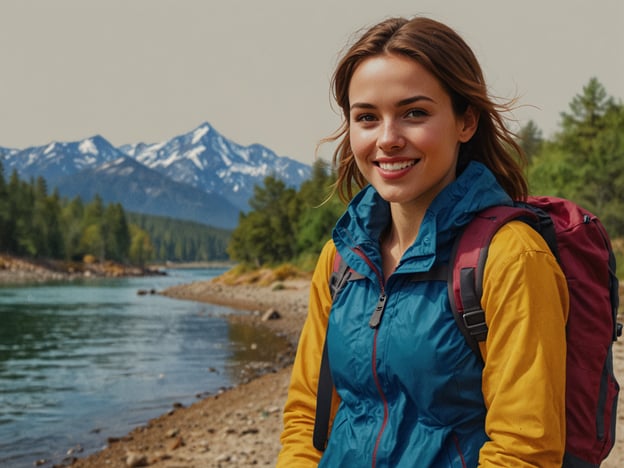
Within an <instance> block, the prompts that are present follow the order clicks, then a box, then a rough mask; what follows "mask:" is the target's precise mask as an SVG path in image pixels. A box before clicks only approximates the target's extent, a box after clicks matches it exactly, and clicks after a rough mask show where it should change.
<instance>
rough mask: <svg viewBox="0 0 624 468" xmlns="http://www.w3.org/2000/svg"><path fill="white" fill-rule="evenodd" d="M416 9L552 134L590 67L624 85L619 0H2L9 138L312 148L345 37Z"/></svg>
mask: <svg viewBox="0 0 624 468" xmlns="http://www.w3.org/2000/svg"><path fill="white" fill-rule="evenodd" d="M416 14H422V15H426V16H429V17H432V18H435V19H438V20H441V21H443V22H446V23H447V24H449V25H450V26H451V27H453V28H455V29H456V30H457V31H458V32H459V33H460V34H461V35H462V36H463V37H464V39H466V41H467V42H468V43H469V44H470V45H471V47H472V48H473V50H474V51H475V53H476V54H477V57H478V58H479V60H480V61H481V65H482V67H483V68H484V71H485V75H486V80H487V81H488V84H489V86H490V89H491V92H492V93H493V94H496V95H499V96H502V97H505V98H510V97H513V96H514V95H518V96H519V97H520V98H521V100H520V102H521V103H522V104H524V105H525V106H532V107H525V108H524V109H522V110H520V111H518V112H516V117H517V118H518V119H520V120H521V122H522V123H526V121H527V120H528V119H533V120H534V121H535V122H536V123H537V124H538V126H539V127H540V128H541V129H542V130H543V131H544V134H545V136H549V135H550V134H551V133H552V132H553V131H555V130H556V129H557V128H558V124H559V113H560V112H562V111H566V110H567V109H568V104H569V102H570V101H571V99H572V98H573V97H574V95H576V94H578V93H580V92H581V90H582V87H583V86H584V85H585V84H587V82H588V81H589V79H590V78H591V77H593V76H595V77H597V78H598V79H599V80H600V82H601V83H602V84H603V85H604V86H605V88H606V89H607V92H608V93H609V94H610V95H611V96H614V97H616V98H618V99H622V98H624V1H622V0H596V1H593V2H588V1H586V0H548V1H547V0H523V1H513V2H512V1H505V0H471V1H466V0H446V1H443V0H409V1H407V0H391V1H387V2H381V1H379V0H331V1H330V0H307V1H305V2H302V1H297V0H247V1H242V0H38V1H35V0H2V1H1V2H0V146H3V147H8V148H26V147H28V146H39V145H44V144H47V143H49V142H51V141H75V140H80V139H83V138H86V137H89V136H92V135H95V134H100V135H102V136H103V137H104V138H106V139H108V140H109V141H110V142H111V143H112V144H114V145H116V146H119V145H122V144H126V143H139V142H144V143H156V142H161V141H165V140H167V139H169V138H172V137H174V136H176V135H179V134H181V133H186V132H188V131H191V130H192V129H194V128H195V127H197V126H198V125H200V124H201V123H203V122H209V123H210V124H212V125H213V126H214V127H215V128H216V129H217V130H218V131H219V132H220V133H222V134H223V135H224V136H226V137H228V138H230V139H232V140H234V141H235V142H237V143H240V144H243V145H249V144H252V143H261V144H263V145H265V146H268V147H269V148H271V149H272V150H274V151H275V152H276V153H277V154H279V155H280V156H290V157H293V158H295V159H298V160H300V161H303V162H306V163H312V161H313V155H314V148H315V145H316V142H317V141H318V140H319V139H321V138H323V137H324V136H327V134H329V133H331V132H332V131H333V130H334V129H335V127H336V126H337V125H338V123H339V120H338V117H337V114H336V112H335V110H333V108H332V107H331V105H330V94H329V79H330V76H331V73H332V72H333V67H334V65H335V63H336V60H337V57H338V54H339V52H340V50H341V49H342V48H343V47H344V46H345V44H346V43H347V42H348V41H349V39H350V38H351V37H352V34H353V33H354V32H355V31H356V30H358V29H360V28H361V27H363V26H367V25H370V24H373V23H375V22H377V21H379V20H381V19H383V18H385V17H388V16H395V15H403V16H413V15H416ZM325 153H329V150H326V151H325V152H322V153H321V154H322V155H323V156H328V154H325Z"/></svg>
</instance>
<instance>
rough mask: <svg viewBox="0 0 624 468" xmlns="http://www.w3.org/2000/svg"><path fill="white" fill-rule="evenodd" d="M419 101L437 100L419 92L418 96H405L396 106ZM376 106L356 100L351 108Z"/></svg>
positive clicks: (373, 107)
mask: <svg viewBox="0 0 624 468" xmlns="http://www.w3.org/2000/svg"><path fill="white" fill-rule="evenodd" d="M419 101H428V102H435V101H434V100H433V99H431V98H430V97H429V96H424V95H421V94H419V95H416V96H412V97H408V98H405V99H401V100H400V101H399V102H397V103H396V106H397V107H403V106H408V105H410V104H414V103H415V102H419ZM375 108H376V106H375V105H373V104H369V103H367V102H354V103H353V104H351V106H350V107H349V109H351V110H353V109H375Z"/></svg>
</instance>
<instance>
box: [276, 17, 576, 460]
mask: <svg viewBox="0 0 624 468" xmlns="http://www.w3.org/2000/svg"><path fill="white" fill-rule="evenodd" d="M333 88H334V93H335V98H336V101H337V102H338V104H339V105H340V107H341V109H342V111H343V113H344V124H343V126H342V127H341V129H340V131H339V132H338V134H337V135H336V136H335V138H334V139H335V140H339V142H338V143H339V145H338V147H337V150H336V153H335V155H334V164H335V165H336V166H337V168H338V186H339V191H340V194H341V195H342V196H343V197H346V198H352V199H351V201H350V204H349V206H348V208H347V211H346V212H345V214H344V215H343V216H342V218H341V219H340V220H339V221H338V223H337V225H336V227H335V229H334V233H333V240H332V241H330V242H328V243H327V245H326V246H325V248H324V249H323V251H322V253H321V255H320V258H319V260H318V264H317V267H316V270H315V272H314V275H313V279H312V288H311V294H310V307H309V313H308V317H307V320H306V323H305V326H304V328H303V331H302V334H301V339H300V342H299V348H298V352H297V357H296V360H295V364H294V369H293V374H292V380H291V385H290V389H289V395H288V400H287V403H286V407H285V414H284V431H283V433H282V438H281V440H282V445H283V448H282V451H281V453H280V456H279V461H278V466H279V467H289V468H290V467H305V466H317V464H318V466H323V467H366V466H372V467H475V466H483V467H489V466H492V467H493V466H496V467H511V466H513V467H529V466H531V467H535V466H540V467H551V466H552V467H554V466H561V462H562V456H563V452H564V445H565V357H566V339H565V323H566V319H567V309H568V295H567V287H566V281H565V278H564V276H563V274H562V272H561V270H560V268H559V266H558V265H557V261H556V260H555V258H554V257H553V256H552V255H551V253H550V251H549V249H548V247H547V245H546V244H545V242H544V241H543V240H542V238H541V237H540V236H539V235H538V234H537V233H536V232H534V231H533V230H532V229H531V228H530V227H529V226H527V225H526V224H524V223H522V222H518V221H515V222H510V223H508V224H507V225H505V226H504V227H502V228H501V229H500V230H499V232H498V233H497V234H496V236H495V238H494V239H493V241H492V244H491V247H490V251H489V255H488V261H487V264H486V270H485V279H484V291H483V297H482V305H483V307H484V310H485V313H486V321H487V324H488V330H489V331H488V335H487V340H486V341H485V342H483V343H482V344H481V354H482V357H483V361H484V363H485V364H483V363H482V362H481V361H480V359H479V358H478V357H477V356H476V355H475V354H474V353H473V352H472V351H471V350H470V348H469V346H468V345H467V344H466V341H465V339H464V338H463V336H462V334H461V332H460V330H459V328H458V326H457V325H456V323H455V321H454V319H453V315H452V313H451V310H450V305H449V300H448V296H447V285H446V283H445V282H439V281H413V280H412V278H413V277H414V275H415V274H417V273H420V272H427V271H430V270H432V269H433V268H436V267H438V266H439V265H443V264H445V263H447V262H448V260H449V256H450V249H451V247H452V245H453V241H454V239H455V238H456V236H457V235H458V234H459V233H460V232H461V231H462V227H463V226H465V225H466V224H467V223H468V222H469V221H470V220H471V219H472V218H473V217H474V216H475V214H476V213H477V212H479V211H480V210H482V209H484V208H486V207H488V206H491V205H501V204H510V203H511V202H512V200H513V199H523V198H524V197H526V194H527V185H526V181H525V179H524V176H523V173H522V169H521V166H520V164H519V163H518V162H517V157H520V156H521V150H520V149H519V148H518V145H517V144H516V143H515V142H514V139H513V136H512V134H511V133H510V132H509V131H508V130H507V129H506V127H505V125H504V121H503V118H502V111H503V110H505V108H503V107H500V106H497V105H496V104H494V103H493V101H492V99H490V97H489V96H488V93H487V89H486V85H485V81H484V79H483V75H482V72H481V69H480V67H479V64H478V62H477V60H476V58H475V56H474V54H473V53H472V51H471V50H470V48H469V47H468V46H467V45H466V44H465V43H464V41H463V40H462V39H461V38H460V37H459V36H458V35H457V34H456V33H455V32H454V31H453V30H451V29H450V28H448V27H447V26H445V25H443V24H440V23H439V22H436V21H433V20H431V19H427V18H414V19H411V20H408V19H402V18H396V19H389V20H386V21H383V22H381V23H379V24H377V25H375V26H374V27H372V28H371V29H370V30H368V31H367V32H366V33H364V34H363V35H362V36H361V38H360V39H359V40H358V41H357V42H356V43H355V44H354V45H353V46H352V47H351V48H350V49H349V50H348V52H347V53H346V55H345V56H344V57H343V58H342V60H341V61H340V63H339V64H338V67H337V69H336V72H335V74H334V78H333ZM354 184H355V185H357V186H358V187H359V188H361V189H362V190H361V191H359V193H357V195H355V196H354V197H352V196H351V195H352V190H351V188H352V186H353V185H354ZM336 251H337V252H339V253H340V255H341V257H342V258H343V259H344V261H346V262H347V264H348V265H349V266H350V268H352V269H353V270H354V271H356V272H357V273H358V274H359V275H358V277H359V276H361V278H359V279H357V280H356V281H350V282H348V284H347V285H346V286H345V287H344V288H343V289H342V290H341V291H340V292H339V294H338V295H337V297H336V298H335V299H334V301H333V305H332V298H331V297H330V291H329V286H328V278H329V276H330V274H331V272H332V268H333V261H334V258H335V255H336ZM382 296H385V298H386V302H385V308H384V309H383V314H382V315H381V316H380V317H378V320H374V321H372V322H371V323H369V321H371V320H370V319H371V316H372V314H373V311H374V310H375V308H376V305H377V303H378V300H379V298H380V297H382ZM330 309H331V312H330ZM325 339H327V344H328V353H329V362H330V367H331V373H332V377H333V380H334V384H335V389H336V393H335V395H334V406H333V415H334V417H333V423H332V427H331V433H330V437H329V441H328V444H327V447H326V449H325V451H324V452H320V451H318V450H316V449H315V448H314V447H313V445H312V432H313V427H314V418H315V407H316V389H317V382H318V375H319V366H320V360H321V354H322V349H323V343H324V342H325Z"/></svg>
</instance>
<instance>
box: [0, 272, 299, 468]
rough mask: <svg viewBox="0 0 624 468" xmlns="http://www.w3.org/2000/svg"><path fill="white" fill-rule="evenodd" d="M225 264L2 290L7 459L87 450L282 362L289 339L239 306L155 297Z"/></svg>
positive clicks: (16, 467)
mask: <svg viewBox="0 0 624 468" xmlns="http://www.w3.org/2000/svg"><path fill="white" fill-rule="evenodd" d="M222 272H223V270H217V269H214V270H212V269H203V270H193V269H189V270H171V271H169V272H167V273H168V274H167V275H165V276H156V277H142V278H123V279H98V280H88V281H87V280H84V281H79V282H71V283H56V284H48V285H32V286H28V285H24V286H19V287H4V288H0V466H2V467H11V468H22V467H23V468H26V467H29V468H30V467H33V466H34V464H35V462H37V461H38V460H39V461H40V462H39V463H41V465H40V466H44V467H49V466H51V465H52V464H53V463H57V464H58V463H62V462H63V460H64V459H65V458H67V457H68V456H72V455H75V456H85V455H86V454H88V453H91V452H94V451H96V450H98V449H100V448H102V447H103V446H104V445H106V441H107V439H108V438H109V437H120V436H123V435H124V434H126V433H128V432H129V431H130V430H131V429H132V428H134V427H136V426H139V425H142V424H145V423H146V422H147V421H148V420H149V419H151V418H153V417H156V416H158V415H160V414H163V413H165V412H167V411H168V410H170V409H171V408H172V406H173V405H174V404H176V403H181V404H183V405H188V404H191V403H193V402H194V401H197V399H198V398H199V397H203V396H206V395H208V394H213V393H216V392H218V391H219V390H220V389H221V388H224V387H230V386H232V385H236V384H237V383H239V382H240V379H241V378H242V377H241V376H242V375H243V373H244V370H245V369H246V368H247V366H248V365H249V364H250V363H252V362H253V363H256V364H258V363H263V362H264V363H266V364H270V363H271V362H275V359H276V356H277V354H278V353H279V352H281V351H283V350H284V348H285V347H286V346H287V345H286V342H285V340H280V339H279V338H276V337H275V336H273V335H270V334H269V333H268V332H266V331H262V330H258V329H255V328H252V327H249V326H246V325H243V324H231V323H230V322H229V321H228V320H227V318H226V316H227V315H228V314H233V313H237V312H238V311H236V310H233V309H230V308H227V307H222V306H216V305H211V304H205V303H199V302H193V301H181V300H175V299H171V298H167V297H165V296H161V295H158V294H151V293H150V291H160V290H163V289H165V288H167V287H169V286H172V285H176V284H183V283H190V282H192V281H196V280H204V279H209V278H212V277H214V276H216V275H218V274H220V273H222ZM139 291H147V292H148V294H145V295H142V294H138V292H139ZM44 460H45V463H44V462H43V461H44Z"/></svg>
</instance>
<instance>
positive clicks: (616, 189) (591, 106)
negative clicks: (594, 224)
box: [530, 78, 624, 236]
mask: <svg viewBox="0 0 624 468" xmlns="http://www.w3.org/2000/svg"><path fill="white" fill-rule="evenodd" d="M569 107H570V109H569V112H564V113H562V114H561V116H562V121H561V131H560V132H559V133H558V134H557V135H556V136H555V138H554V139H553V141H551V142H549V143H548V144H545V145H544V148H543V151H542V152H541V154H540V156H539V157H538V158H536V159H535V161H534V164H533V165H532V167H531V171H530V181H531V187H532V191H533V192H536V193H543V194H550V195H557V196H562V197H565V198H569V199H571V200H574V201H575V202H577V203H579V204H580V205H581V206H584V207H585V208H586V209H588V210H590V211H592V212H593V213H595V214H596V215H598V216H600V217H601V219H602V221H603V222H604V224H605V226H606V227H607V230H608V231H609V233H610V235H611V236H616V235H622V234H624V209H623V208H624V206H623V204H622V200H624V141H623V140H624V137H623V132H624V125H623V124H624V108H623V106H622V104H621V103H616V102H615V101H614V100H613V98H611V97H609V96H608V95H607V92H606V90H605V89H604V87H603V86H602V85H601V84H600V82H599V81H598V80H597V79H595V78H592V79H591V80H590V81H589V83H588V84H587V85H586V86H585V87H584V88H583V91H582V93H581V94H578V95H576V96H575V97H574V98H573V99H572V101H571V103H570V106H569Z"/></svg>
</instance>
